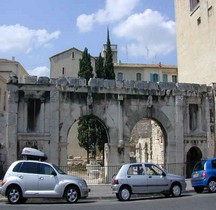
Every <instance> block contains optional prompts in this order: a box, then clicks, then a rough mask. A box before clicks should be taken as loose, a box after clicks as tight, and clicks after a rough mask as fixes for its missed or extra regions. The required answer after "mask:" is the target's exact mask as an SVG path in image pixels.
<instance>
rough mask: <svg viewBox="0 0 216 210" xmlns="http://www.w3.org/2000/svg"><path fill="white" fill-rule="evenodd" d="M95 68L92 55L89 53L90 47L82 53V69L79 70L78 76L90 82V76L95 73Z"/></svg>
mask: <svg viewBox="0 0 216 210" xmlns="http://www.w3.org/2000/svg"><path fill="white" fill-rule="evenodd" d="M92 72H93V68H92V65H91V55H90V54H89V53H88V49H87V48H85V49H84V51H83V54H82V58H81V59H80V70H79V72H78V76H79V77H82V78H85V79H86V81H87V82H88V81H89V79H90V78H93V76H94V74H93V73H92Z"/></svg>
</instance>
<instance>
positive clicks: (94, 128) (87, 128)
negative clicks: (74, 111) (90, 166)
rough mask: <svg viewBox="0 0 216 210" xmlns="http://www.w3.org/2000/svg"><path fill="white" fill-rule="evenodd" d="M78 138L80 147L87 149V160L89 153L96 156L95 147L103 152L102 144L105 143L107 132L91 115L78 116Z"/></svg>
mask: <svg viewBox="0 0 216 210" xmlns="http://www.w3.org/2000/svg"><path fill="white" fill-rule="evenodd" d="M78 140H79V145H80V147H82V148H84V149H85V150H86V151H87V162H89V155H90V153H91V154H92V156H93V158H94V159H95V158H96V151H97V149H98V150H99V151H100V152H104V144H105V143H107V134H106V130H105V128H104V126H103V125H102V124H101V122H99V121H98V119H97V118H96V117H95V116H93V115H87V116H83V117H80V119H79V122H78Z"/></svg>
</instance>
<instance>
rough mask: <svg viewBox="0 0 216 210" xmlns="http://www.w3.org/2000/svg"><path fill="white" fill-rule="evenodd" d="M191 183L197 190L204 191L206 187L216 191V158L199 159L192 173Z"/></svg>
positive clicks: (210, 190)
mask: <svg viewBox="0 0 216 210" xmlns="http://www.w3.org/2000/svg"><path fill="white" fill-rule="evenodd" d="M191 185H192V187H193V188H194V190H195V192H197V193H202V192H203V190H204V189H205V188H207V190H208V191H209V192H211V193H214V192H216V158H211V159H208V160H201V161H199V162H198V163H197V164H196V165H195V166H194V169H193V172H192V175H191Z"/></svg>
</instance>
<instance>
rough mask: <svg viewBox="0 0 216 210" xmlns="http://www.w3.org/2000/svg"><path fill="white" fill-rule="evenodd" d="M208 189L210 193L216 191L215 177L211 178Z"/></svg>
mask: <svg viewBox="0 0 216 210" xmlns="http://www.w3.org/2000/svg"><path fill="white" fill-rule="evenodd" d="M207 189H208V191H209V192H210V193H215V192H216V180H215V179H211V180H209V182H208V186H207Z"/></svg>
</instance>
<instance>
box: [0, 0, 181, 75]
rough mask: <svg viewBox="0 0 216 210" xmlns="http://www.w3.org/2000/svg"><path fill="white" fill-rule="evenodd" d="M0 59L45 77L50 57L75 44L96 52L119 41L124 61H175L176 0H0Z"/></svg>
mask: <svg viewBox="0 0 216 210" xmlns="http://www.w3.org/2000/svg"><path fill="white" fill-rule="evenodd" d="M0 7H1V13H0V34H1V36H0V58H6V59H11V58H12V57H13V56H14V57H15V58H16V60H17V61H19V62H20V63H21V64H22V65H23V67H24V68H25V69H26V70H27V71H28V72H29V73H30V74H31V75H37V76H49V69H50V62H49V58H50V57H51V56H53V55H55V54H57V53H59V52H62V51H64V50H67V49H70V48H72V47H75V48H77V49H79V50H84V48H85V47H87V48H88V51H89V53H90V54H91V55H92V56H98V55H99V53H100V52H101V50H102V46H103V44H105V43H106V35H107V28H109V32H110V41H111V43H112V44H117V45H118V60H121V62H123V63H148V64H152V63H159V62H161V63H162V64H171V65H172V64H174V65H176V64H177V58H176V35H175V10H174V0H19V1H18V0H1V2H0Z"/></svg>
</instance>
